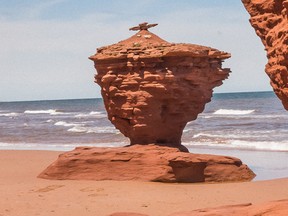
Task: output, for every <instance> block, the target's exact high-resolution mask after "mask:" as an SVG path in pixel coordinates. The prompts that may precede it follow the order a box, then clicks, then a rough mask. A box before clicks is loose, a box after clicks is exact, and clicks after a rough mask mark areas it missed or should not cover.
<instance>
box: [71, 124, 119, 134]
mask: <svg viewBox="0 0 288 216" xmlns="http://www.w3.org/2000/svg"><path fill="white" fill-rule="evenodd" d="M67 131H69V132H75V133H98V134H99V133H102V134H103V133H112V134H118V133H119V131H118V130H117V129H115V128H114V127H109V126H108V127H83V126H75V127H72V128H70V129H68V130H67Z"/></svg>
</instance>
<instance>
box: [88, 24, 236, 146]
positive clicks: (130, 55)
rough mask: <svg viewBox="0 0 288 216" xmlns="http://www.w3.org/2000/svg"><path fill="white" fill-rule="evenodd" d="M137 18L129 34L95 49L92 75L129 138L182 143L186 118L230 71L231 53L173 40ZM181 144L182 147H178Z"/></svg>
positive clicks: (109, 110)
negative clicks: (224, 65) (224, 66)
mask: <svg viewBox="0 0 288 216" xmlns="http://www.w3.org/2000/svg"><path fill="white" fill-rule="evenodd" d="M155 25H156V24H152V25H150V26H149V25H147V23H143V24H140V25H139V27H134V28H131V30H140V31H139V32H137V33H136V34H135V35H133V36H132V37H130V38H128V39H127V40H123V41H120V42H119V43H117V44H113V45H110V46H106V47H102V48H99V49H97V53H96V54H95V55H93V56H91V57H90V59H91V60H93V61H94V63H95V68H96V70H97V75H95V81H96V82H97V83H98V84H99V85H100V86H101V93H102V96H103V99H104V104H105V107H106V110H107V113H108V118H109V120H110V121H111V122H112V123H113V124H114V125H115V127H116V128H117V129H119V130H120V131H121V132H122V133H123V134H124V135H125V136H126V137H129V139H130V143H131V144H132V145H133V144H149V143H156V144H164V145H169V146H174V147H178V148H180V149H181V136H182V131H183V129H184V127H185V126H186V124H187V122H189V121H192V120H195V119H196V118H197V115H198V114H199V113H201V112H202V111H203V110H204V106H205V104H206V103H207V102H209V101H210V100H211V97H212V92H213V90H212V89H213V88H214V87H216V86H220V85H221V84H222V80H224V79H226V78H227V77H228V75H229V73H230V70H229V69H222V61H223V60H224V59H227V58H229V57H230V54H228V53H226V52H221V51H219V50H216V49H213V48H210V47H204V46H199V45H193V44H174V43H168V42H167V41H165V40H163V39H161V38H159V37H158V36H157V35H155V34H153V33H151V32H150V31H148V30H147V29H148V28H149V27H151V26H155ZM182 149H183V150H184V148H182Z"/></svg>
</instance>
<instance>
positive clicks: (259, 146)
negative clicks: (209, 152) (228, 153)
mask: <svg viewBox="0 0 288 216" xmlns="http://www.w3.org/2000/svg"><path fill="white" fill-rule="evenodd" d="M183 144H184V145H186V146H203V147H205V146H206V147H209V148H215V149H217V148H227V149H239V150H261V151H285V152H288V142H287V141H282V142H269V141H263V142H262V141H243V140H230V141H228V142H223V143H203V142H187V143H185V142H184V143H183Z"/></svg>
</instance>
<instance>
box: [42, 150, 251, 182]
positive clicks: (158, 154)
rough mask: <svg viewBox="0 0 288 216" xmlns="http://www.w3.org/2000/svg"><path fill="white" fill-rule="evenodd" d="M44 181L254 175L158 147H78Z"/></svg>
mask: <svg viewBox="0 0 288 216" xmlns="http://www.w3.org/2000/svg"><path fill="white" fill-rule="evenodd" d="M39 177H40V178H46V179H78V180H79V179H81V180H83V179H85V180H138V181H158V182H234V181H250V180H251V179H253V178H254V177H255V174H254V173H253V172H252V171H251V170H250V169H249V168H248V167H247V166H246V165H244V164H242V162H241V161H240V160H239V159H237V158H233V157H225V156H216V155H200V154H190V153H186V152H181V151H180V150H178V149H177V148H170V147H164V146H158V145H133V146H130V147H120V148H90V147H78V148H76V149H75V150H73V151H71V152H67V153H64V154H62V155H60V156H59V158H58V160H57V161H56V162H54V163H53V164H51V165H50V166H49V167H48V168H47V169H46V170H44V171H43V172H42V173H41V174H40V175H39Z"/></svg>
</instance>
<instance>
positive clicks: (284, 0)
mask: <svg viewBox="0 0 288 216" xmlns="http://www.w3.org/2000/svg"><path fill="white" fill-rule="evenodd" d="M242 2H243V4H244V6H245V8H246V9H247V11H248V12H249V14H250V15H251V18H250V23H251V25H252V26H253V27H254V29H255V31H256V34H257V35H258V36H259V37H260V38H261V40H262V43H263V44H264V46H265V50H266V51H267V58H268V64H267V65H266V69H265V70H266V73H267V74H268V76H269V77H270V79H271V85H272V87H273V89H274V92H275V93H276V95H277V96H278V97H279V98H280V99H281V101H282V103H283V105H284V107H285V109H286V110H288V34H287V33H288V0H242Z"/></svg>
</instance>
